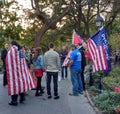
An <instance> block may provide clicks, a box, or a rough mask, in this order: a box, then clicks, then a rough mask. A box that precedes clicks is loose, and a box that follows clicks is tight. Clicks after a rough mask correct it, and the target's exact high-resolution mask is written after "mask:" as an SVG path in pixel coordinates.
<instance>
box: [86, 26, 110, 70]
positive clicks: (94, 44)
mask: <svg viewBox="0 0 120 114" xmlns="http://www.w3.org/2000/svg"><path fill="white" fill-rule="evenodd" d="M87 47H88V51H89V53H90V56H91V59H92V63H93V72H95V71H100V70H109V71H110V69H111V62H110V56H109V50H108V44H107V40H106V31H105V27H102V28H101V29H100V30H99V31H98V32H97V33H96V34H95V35H94V36H93V37H91V38H89V39H88V40H87Z"/></svg>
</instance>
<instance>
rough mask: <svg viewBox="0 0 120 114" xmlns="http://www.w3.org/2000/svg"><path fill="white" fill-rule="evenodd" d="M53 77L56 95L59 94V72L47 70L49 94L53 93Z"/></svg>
mask: <svg viewBox="0 0 120 114" xmlns="http://www.w3.org/2000/svg"><path fill="white" fill-rule="evenodd" d="M52 77H53V84H54V96H58V72H47V94H48V95H51V78H52Z"/></svg>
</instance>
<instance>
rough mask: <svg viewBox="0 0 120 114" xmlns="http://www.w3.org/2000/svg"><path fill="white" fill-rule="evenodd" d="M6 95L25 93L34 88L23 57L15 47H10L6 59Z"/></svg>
mask: <svg viewBox="0 0 120 114" xmlns="http://www.w3.org/2000/svg"><path fill="white" fill-rule="evenodd" d="M6 71H7V81H8V95H15V94H19V93H23V92H27V91H28V90H31V89H32V88H35V82H34V80H33V78H32V76H31V73H30V71H29V69H28V67H27V64H26V61H25V58H24V56H23V55H22V53H21V51H18V49H17V47H16V46H12V47H11V49H10V50H9V52H8V54H7V57H6Z"/></svg>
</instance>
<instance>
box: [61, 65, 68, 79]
mask: <svg viewBox="0 0 120 114" xmlns="http://www.w3.org/2000/svg"><path fill="white" fill-rule="evenodd" d="M64 70H65V78H67V66H64V67H62V78H64Z"/></svg>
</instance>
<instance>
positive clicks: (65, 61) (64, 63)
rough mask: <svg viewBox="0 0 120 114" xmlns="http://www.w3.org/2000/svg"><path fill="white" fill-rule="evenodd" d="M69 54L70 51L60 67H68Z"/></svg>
mask: <svg viewBox="0 0 120 114" xmlns="http://www.w3.org/2000/svg"><path fill="white" fill-rule="evenodd" d="M71 52H72V51H71V50H70V51H69V52H68V54H67V56H66V58H65V60H64V62H63V64H62V66H68V62H69V58H70V54H71Z"/></svg>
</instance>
